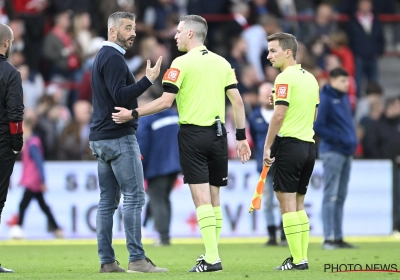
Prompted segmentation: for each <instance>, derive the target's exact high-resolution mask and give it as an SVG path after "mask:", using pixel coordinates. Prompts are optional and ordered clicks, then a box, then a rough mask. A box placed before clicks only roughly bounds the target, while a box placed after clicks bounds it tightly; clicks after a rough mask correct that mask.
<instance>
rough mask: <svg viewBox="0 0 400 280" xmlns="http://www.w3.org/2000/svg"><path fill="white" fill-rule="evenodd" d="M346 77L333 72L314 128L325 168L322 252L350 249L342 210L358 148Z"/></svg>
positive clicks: (322, 93) (323, 94) (343, 71)
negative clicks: (344, 231) (344, 236)
mask: <svg viewBox="0 0 400 280" xmlns="http://www.w3.org/2000/svg"><path fill="white" fill-rule="evenodd" d="M348 88H349V73H347V71H346V70H344V69H343V68H335V69H333V70H332V71H331V72H330V73H329V84H327V85H325V86H324V87H323V88H322V90H321V95H320V98H321V101H320V104H319V106H318V112H319V114H318V118H317V120H316V122H315V124H314V130H315V133H316V135H318V136H319V137H320V145H319V155H320V158H321V159H322V162H323V167H324V185H325V186H324V197H323V202H322V203H323V204H322V219H323V229H324V243H323V245H322V248H323V249H326V250H331V249H336V248H352V247H353V246H352V245H350V244H348V243H347V242H344V241H343V231H342V224H343V207H344V202H345V200H346V195H347V189H348V183H349V178H350V169H351V162H352V155H353V153H354V151H355V149H356V147H357V136H356V129H355V126H354V122H353V118H352V111H351V107H350V102H349V99H348V97H347V91H348Z"/></svg>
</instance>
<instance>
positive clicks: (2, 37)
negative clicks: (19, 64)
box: [0, 23, 14, 57]
mask: <svg viewBox="0 0 400 280" xmlns="http://www.w3.org/2000/svg"><path fill="white" fill-rule="evenodd" d="M13 40H14V35H13V32H12V30H11V28H10V27H9V26H8V25H5V24H2V23H0V53H1V54H3V55H4V56H5V57H8V55H9V53H10V49H11V46H12V41H13Z"/></svg>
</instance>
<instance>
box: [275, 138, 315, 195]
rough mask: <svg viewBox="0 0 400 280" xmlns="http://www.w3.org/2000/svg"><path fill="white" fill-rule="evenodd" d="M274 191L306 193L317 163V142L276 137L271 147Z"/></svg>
mask: <svg viewBox="0 0 400 280" xmlns="http://www.w3.org/2000/svg"><path fill="white" fill-rule="evenodd" d="M271 157H275V162H274V163H273V167H274V168H273V186H274V191H281V192H287V193H294V192H297V193H299V194H306V192H307V187H308V183H309V181H310V178H311V174H312V172H313V170H314V164H315V157H316V151H315V144H314V143H312V142H305V141H301V140H299V139H296V138H292V137H278V136H277V137H276V139H275V142H274V144H273V145H272V149H271Z"/></svg>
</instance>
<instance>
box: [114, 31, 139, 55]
mask: <svg viewBox="0 0 400 280" xmlns="http://www.w3.org/2000/svg"><path fill="white" fill-rule="evenodd" d="M130 39H135V37H129V38H128V39H124V37H122V36H121V35H120V34H119V32H118V33H117V42H116V43H117V45H120V46H121V47H122V48H123V49H124V50H126V51H127V50H130V49H131V48H132V46H133V43H132V44H131V43H130V42H128V41H129V40H130Z"/></svg>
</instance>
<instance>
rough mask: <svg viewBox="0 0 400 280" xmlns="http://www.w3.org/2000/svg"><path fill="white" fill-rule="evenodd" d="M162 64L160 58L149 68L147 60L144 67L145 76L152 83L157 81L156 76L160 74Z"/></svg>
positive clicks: (149, 63)
mask: <svg viewBox="0 0 400 280" xmlns="http://www.w3.org/2000/svg"><path fill="white" fill-rule="evenodd" d="M161 62H162V56H160V57H159V58H158V59H157V62H156V65H154V67H153V68H151V67H150V66H151V62H150V59H148V60H147V67H146V76H147V78H149V79H150V81H151V82H152V83H154V81H155V80H156V79H157V77H158V75H159V74H160V67H161Z"/></svg>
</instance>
